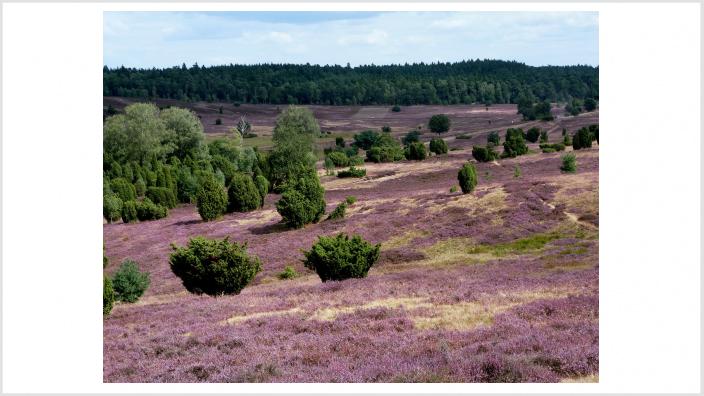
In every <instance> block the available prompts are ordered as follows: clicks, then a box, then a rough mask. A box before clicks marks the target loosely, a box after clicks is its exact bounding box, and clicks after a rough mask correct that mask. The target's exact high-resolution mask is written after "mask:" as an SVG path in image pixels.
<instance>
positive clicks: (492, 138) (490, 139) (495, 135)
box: [486, 131, 501, 146]
mask: <svg viewBox="0 0 704 396" xmlns="http://www.w3.org/2000/svg"><path fill="white" fill-rule="evenodd" d="M500 142H501V137H500V136H499V132H498V131H494V132H489V135H487V137H486V143H487V144H489V143H491V144H493V145H494V146H498V145H499V143H500Z"/></svg>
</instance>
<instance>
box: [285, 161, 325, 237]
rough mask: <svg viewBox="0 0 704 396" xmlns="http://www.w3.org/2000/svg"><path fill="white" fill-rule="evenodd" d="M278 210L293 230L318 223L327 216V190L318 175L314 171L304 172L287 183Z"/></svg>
mask: <svg viewBox="0 0 704 396" xmlns="http://www.w3.org/2000/svg"><path fill="white" fill-rule="evenodd" d="M276 210H277V211H278V212H279V214H280V215H281V217H283V220H284V222H285V223H286V224H287V225H288V226H289V227H292V228H301V227H303V226H304V225H306V224H309V223H316V222H318V220H320V218H321V217H322V216H323V214H325V189H324V188H323V186H322V185H321V184H320V180H319V179H318V175H317V174H316V173H315V172H314V171H307V172H302V176H300V177H298V178H297V179H294V180H292V181H290V182H289V183H287V185H286V188H285V190H284V192H283V194H281V199H280V200H279V201H278V202H277V203H276Z"/></svg>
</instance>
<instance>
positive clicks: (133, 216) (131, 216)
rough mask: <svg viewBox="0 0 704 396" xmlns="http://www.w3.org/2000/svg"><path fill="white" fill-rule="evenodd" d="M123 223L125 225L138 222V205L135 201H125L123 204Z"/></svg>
mask: <svg viewBox="0 0 704 396" xmlns="http://www.w3.org/2000/svg"><path fill="white" fill-rule="evenodd" d="M120 214H121V216H122V221H124V222H125V223H134V222H136V221H137V203H136V202H135V201H125V202H123V203H122V211H121V212H120Z"/></svg>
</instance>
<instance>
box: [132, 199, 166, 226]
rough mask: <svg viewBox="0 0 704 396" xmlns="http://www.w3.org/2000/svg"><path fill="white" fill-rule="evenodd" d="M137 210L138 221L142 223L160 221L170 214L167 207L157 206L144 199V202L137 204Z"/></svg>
mask: <svg viewBox="0 0 704 396" xmlns="http://www.w3.org/2000/svg"><path fill="white" fill-rule="evenodd" d="M136 209H137V219H139V220H140V221H145V220H158V219H161V218H164V217H166V216H167V215H168V214H169V210H168V209H167V208H166V207H165V206H161V205H157V204H155V203H154V202H152V201H151V200H150V199H149V198H144V201H142V202H137V204H136Z"/></svg>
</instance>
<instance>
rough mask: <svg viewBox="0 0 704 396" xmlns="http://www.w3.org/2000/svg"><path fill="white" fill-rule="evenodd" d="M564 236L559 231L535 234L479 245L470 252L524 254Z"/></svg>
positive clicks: (500, 255)
mask: <svg viewBox="0 0 704 396" xmlns="http://www.w3.org/2000/svg"><path fill="white" fill-rule="evenodd" d="M562 237H563V236H562V235H560V234H559V233H548V234H534V235H531V236H529V237H527V238H521V239H517V240H515V241H512V242H505V243H496V244H493V245H478V246H475V247H474V248H472V249H470V253H472V254H477V253H489V254H492V255H494V256H496V257H502V256H506V255H509V254H522V253H527V252H533V251H537V250H540V249H542V248H543V247H545V245H546V244H548V243H549V242H551V241H554V240H556V239H560V238H562Z"/></svg>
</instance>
